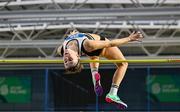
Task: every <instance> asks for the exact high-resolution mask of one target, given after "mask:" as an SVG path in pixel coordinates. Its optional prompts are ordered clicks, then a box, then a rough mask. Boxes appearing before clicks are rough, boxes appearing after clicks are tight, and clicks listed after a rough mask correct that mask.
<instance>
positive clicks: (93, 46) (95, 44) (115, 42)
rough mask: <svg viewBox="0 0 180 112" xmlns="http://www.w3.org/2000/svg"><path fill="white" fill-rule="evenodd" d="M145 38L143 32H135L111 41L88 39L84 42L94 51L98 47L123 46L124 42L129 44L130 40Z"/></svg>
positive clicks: (85, 46)
mask: <svg viewBox="0 0 180 112" xmlns="http://www.w3.org/2000/svg"><path fill="white" fill-rule="evenodd" d="M142 38H143V36H142V34H141V33H139V32H137V33H135V32H133V33H132V34H131V35H129V36H128V37H125V38H122V39H114V40H110V41H101V40H86V41H85V42H84V48H85V49H86V50H87V51H88V52H91V51H94V50H97V49H103V48H107V47H115V46H121V45H123V44H127V43H128V42H130V41H139V40H141V39H142Z"/></svg>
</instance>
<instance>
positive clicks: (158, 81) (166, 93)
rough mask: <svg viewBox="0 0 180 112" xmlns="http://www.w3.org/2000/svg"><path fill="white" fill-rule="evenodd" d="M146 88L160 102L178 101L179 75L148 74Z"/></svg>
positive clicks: (179, 89) (179, 98)
mask: <svg viewBox="0 0 180 112" xmlns="http://www.w3.org/2000/svg"><path fill="white" fill-rule="evenodd" d="M147 86H148V87H147V88H148V92H149V93H150V94H151V96H153V97H151V98H156V99H157V100H158V101H160V102H180V75H150V76H148V77H147Z"/></svg>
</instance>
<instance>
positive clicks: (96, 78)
mask: <svg viewBox="0 0 180 112" xmlns="http://www.w3.org/2000/svg"><path fill="white" fill-rule="evenodd" d="M90 59H92V60H99V57H97V56H93V57H90ZM90 67H91V74H92V81H93V84H94V91H95V93H96V95H97V96H101V95H102V94H103V89H102V86H101V82H100V79H101V76H100V74H99V72H98V69H99V63H97V62H94V63H90Z"/></svg>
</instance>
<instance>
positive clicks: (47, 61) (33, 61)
mask: <svg viewBox="0 0 180 112" xmlns="http://www.w3.org/2000/svg"><path fill="white" fill-rule="evenodd" d="M80 62H81V63H91V62H98V63H103V64H109V63H123V62H128V63H137V64H138V63H180V59H132V60H80ZM61 63H63V60H58V59H1V60H0V64H61Z"/></svg>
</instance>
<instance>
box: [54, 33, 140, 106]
mask: <svg viewBox="0 0 180 112" xmlns="http://www.w3.org/2000/svg"><path fill="white" fill-rule="evenodd" d="M142 39H143V35H142V34H141V33H140V32H133V33H132V34H130V35H129V36H128V37H124V38H121V39H114V40H108V39H107V38H105V37H103V36H100V35H97V34H90V33H80V32H79V31H77V30H72V31H70V33H69V35H68V36H67V37H66V38H65V39H64V42H63V44H62V45H61V46H59V47H58V49H57V52H58V54H59V55H61V56H63V60H64V67H65V69H66V71H68V72H71V73H76V72H80V71H81V69H82V65H81V63H80V57H81V56H82V55H86V56H88V57H89V58H90V59H91V60H99V57H104V58H107V59H110V60H126V59H125V57H124V56H123V54H122V52H121V50H120V49H119V48H118V47H119V46H121V45H124V44H127V43H128V42H132V41H141V40H142ZM116 66H117V68H116V71H115V73H114V75H113V79H112V85H111V88H110V91H109V93H108V94H107V95H106V98H105V100H106V101H107V102H108V103H115V104H117V105H118V106H119V107H120V108H123V109H124V108H127V105H126V104H125V103H124V102H123V101H122V100H121V99H120V98H119V97H118V95H117V92H118V88H119V86H120V83H121V81H122V79H123V77H124V75H125V73H126V70H127V67H128V63H127V62H123V63H116ZM90 68H91V73H92V80H93V84H94V91H95V93H96V95H97V96H101V95H102V93H103V88H102V86H101V83H100V77H101V75H100V74H99V72H98V68H99V63H98V62H92V63H90Z"/></svg>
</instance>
